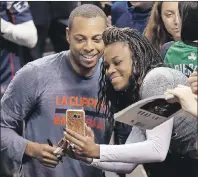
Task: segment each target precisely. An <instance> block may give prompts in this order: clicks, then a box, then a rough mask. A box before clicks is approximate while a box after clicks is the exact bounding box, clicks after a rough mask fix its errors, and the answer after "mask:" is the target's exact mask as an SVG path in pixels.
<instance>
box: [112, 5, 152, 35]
mask: <svg viewBox="0 0 198 177" xmlns="http://www.w3.org/2000/svg"><path fill="white" fill-rule="evenodd" d="M152 5H153V1H150V2H149V1H146V2H143V1H120V2H115V3H113V5H112V9H111V18H112V25H115V26H117V27H121V28H123V27H131V28H134V29H136V30H138V31H139V32H141V33H143V31H144V29H145V27H146V25H147V22H148V18H149V16H150V12H151V8H152Z"/></svg>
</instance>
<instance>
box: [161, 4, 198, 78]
mask: <svg viewBox="0 0 198 177" xmlns="http://www.w3.org/2000/svg"><path fill="white" fill-rule="evenodd" d="M179 14H180V17H181V18H180V19H181V20H180V21H181V40H182V41H178V42H169V43H167V44H165V45H164V46H163V47H162V57H163V58H164V59H165V64H166V65H167V66H169V67H172V68H175V69H177V70H179V71H181V72H183V73H184V74H185V75H186V76H189V75H190V74H191V73H192V72H193V71H198V68H197V64H198V63H197V62H198V2H197V1H195V2H179ZM185 65H188V66H189V67H190V68H191V69H189V68H187V67H186V66H185Z"/></svg>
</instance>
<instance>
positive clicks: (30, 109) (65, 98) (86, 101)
mask: <svg viewBox="0 0 198 177" xmlns="http://www.w3.org/2000/svg"><path fill="white" fill-rule="evenodd" d="M67 55H68V52H61V53H58V54H54V55H50V56H47V57H44V58H41V59H38V60H35V61H33V62H31V63H29V64H27V65H26V66H24V67H23V68H22V69H21V70H19V71H18V73H17V74H16V76H15V77H14V79H13V80H12V82H11V83H10V85H9V87H8V88H7V90H6V92H5V94H4V96H3V98H2V100H1V152H3V153H4V154H5V155H6V156H8V157H9V158H10V159H12V160H14V161H17V162H19V163H22V159H23V156H24V151H25V148H26V145H27V143H28V141H33V142H38V143H42V144H47V139H48V138H49V139H50V140H51V141H52V142H53V144H57V143H58V141H59V140H60V139H61V138H62V137H63V128H64V127H65V113H66V110H67V109H68V108H82V107H84V110H85V112H86V123H87V125H88V126H90V127H91V128H92V129H93V131H94V133H95V138H96V142H97V143H100V144H103V143H105V136H106V133H105V132H106V131H105V126H106V124H105V120H104V118H103V117H102V116H101V117H94V116H95V115H96V114H95V108H96V103H97V92H98V78H99V75H100V63H101V62H99V63H98V64H97V67H96V70H95V71H94V74H93V75H92V76H90V77H84V76H80V75H78V74H77V73H76V72H75V71H74V70H73V68H72V66H71V64H70V62H69V59H68V57H67ZM93 117H94V119H93ZM23 120H24V121H25V125H26V127H25V129H24V130H25V131H24V133H25V135H24V136H25V138H23V137H21V136H19V135H18V134H16V132H15V131H17V130H18V129H19V128H20V126H19V125H20V123H21V122H22V121H23ZM26 160H27V159H26ZM22 173H23V174H24V176H25V177H30V176H33V177H93V176H95V177H101V176H102V171H101V170H99V169H97V168H95V167H91V166H87V165H86V164H84V163H82V162H80V161H77V160H73V159H71V158H69V157H66V158H64V161H63V163H59V164H58V165H57V167H56V168H54V169H50V168H47V167H44V166H43V165H41V164H40V163H39V162H38V160H36V159H28V160H27V161H25V162H23V171H22Z"/></svg>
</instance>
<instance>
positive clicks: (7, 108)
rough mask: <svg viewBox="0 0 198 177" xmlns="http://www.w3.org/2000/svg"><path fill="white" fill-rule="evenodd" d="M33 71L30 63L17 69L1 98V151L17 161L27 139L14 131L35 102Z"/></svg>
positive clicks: (16, 130)
mask: <svg viewBox="0 0 198 177" xmlns="http://www.w3.org/2000/svg"><path fill="white" fill-rule="evenodd" d="M35 73H36V71H35V70H34V68H33V66H31V65H30V64H29V65H26V66H25V67H23V68H22V69H21V70H19V71H18V72H17V74H16V75H15V77H14V79H13V80H12V81H11V83H10V84H9V86H8V88H7V89H6V92H5V93H4V95H3V97H2V99H1V122H0V123H1V124H0V125H1V152H3V153H5V154H6V155H7V156H9V158H10V159H13V160H15V161H17V162H19V163H21V162H22V158H23V155H24V152H25V149H26V146H27V144H28V143H29V141H28V140H26V139H24V138H23V137H21V136H19V135H18V134H17V133H16V132H19V129H20V128H21V127H20V124H21V122H22V121H24V120H25V118H26V116H27V115H28V113H29V112H30V110H31V109H32V108H33V107H34V106H35V104H36V98H37V96H36V93H37V91H36V89H38V84H37V80H36V74H35Z"/></svg>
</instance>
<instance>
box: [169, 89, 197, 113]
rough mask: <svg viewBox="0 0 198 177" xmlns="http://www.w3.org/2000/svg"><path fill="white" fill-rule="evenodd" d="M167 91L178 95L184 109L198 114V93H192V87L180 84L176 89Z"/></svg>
mask: <svg viewBox="0 0 198 177" xmlns="http://www.w3.org/2000/svg"><path fill="white" fill-rule="evenodd" d="M166 93H169V94H173V95H174V96H176V97H177V98H178V99H179V102H180V104H181V106H182V109H183V110H184V111H187V112H189V113H191V114H192V115H194V116H197V95H195V94H193V93H192V90H191V88H190V87H187V86H183V85H178V86H177V87H176V88H174V89H168V90H167V92H166Z"/></svg>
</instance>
